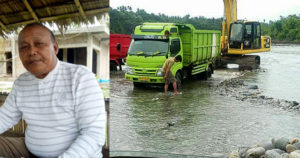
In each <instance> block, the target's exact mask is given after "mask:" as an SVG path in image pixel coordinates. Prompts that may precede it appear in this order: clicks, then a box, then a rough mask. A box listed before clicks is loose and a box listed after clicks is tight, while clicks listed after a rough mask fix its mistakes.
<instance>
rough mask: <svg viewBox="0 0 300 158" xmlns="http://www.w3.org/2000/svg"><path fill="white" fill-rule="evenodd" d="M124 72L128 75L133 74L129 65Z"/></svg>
mask: <svg viewBox="0 0 300 158" xmlns="http://www.w3.org/2000/svg"><path fill="white" fill-rule="evenodd" d="M126 73H127V74H129V75H133V70H132V68H131V67H127V69H126Z"/></svg>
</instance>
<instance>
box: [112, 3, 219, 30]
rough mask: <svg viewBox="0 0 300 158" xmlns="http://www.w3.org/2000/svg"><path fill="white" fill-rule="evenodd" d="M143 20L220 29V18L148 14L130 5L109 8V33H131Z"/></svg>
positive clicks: (204, 28)
mask: <svg viewBox="0 0 300 158" xmlns="http://www.w3.org/2000/svg"><path fill="white" fill-rule="evenodd" d="M144 22H170V23H182V24H193V25H194V27H195V28H197V29H203V30H221V29H222V18H217V19H216V18H210V19H208V18H205V17H202V16H200V17H190V15H186V16H184V17H179V16H167V15H165V14H158V15H155V14H153V13H152V14H149V13H147V12H146V11H145V10H143V9H137V11H136V12H134V11H132V8H131V7H125V6H122V7H119V8H117V9H113V8H110V33H120V34H131V33H132V32H133V29H134V27H135V26H137V25H139V24H142V23H144Z"/></svg>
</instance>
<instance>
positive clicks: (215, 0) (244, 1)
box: [110, 0, 300, 21]
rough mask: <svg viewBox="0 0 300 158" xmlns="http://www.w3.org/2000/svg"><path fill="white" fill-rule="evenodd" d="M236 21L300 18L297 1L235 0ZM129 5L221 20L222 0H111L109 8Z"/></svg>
mask: <svg viewBox="0 0 300 158" xmlns="http://www.w3.org/2000/svg"><path fill="white" fill-rule="evenodd" d="M237 1H238V2H237V3H238V19H247V20H255V21H263V20H264V19H265V20H266V21H269V20H278V19H280V16H287V15H290V14H296V15H300V0H237ZM122 5H124V6H131V7H132V8H133V10H134V11H136V9H137V8H140V9H144V10H146V11H147V12H148V13H155V14H158V13H164V14H166V15H169V16H181V17H182V16H184V15H187V14H189V15H190V16H191V17H195V16H204V17H209V18H211V17H215V18H219V17H223V12H224V6H223V0H183V1H182V0H110V6H111V7H112V8H114V9H116V8H117V7H118V6H122Z"/></svg>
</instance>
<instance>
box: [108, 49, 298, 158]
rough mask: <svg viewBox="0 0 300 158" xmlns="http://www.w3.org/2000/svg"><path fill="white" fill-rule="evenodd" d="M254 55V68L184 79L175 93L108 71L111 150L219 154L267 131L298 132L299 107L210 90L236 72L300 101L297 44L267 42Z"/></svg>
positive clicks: (272, 93)
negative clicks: (141, 85)
mask: <svg viewBox="0 0 300 158" xmlns="http://www.w3.org/2000/svg"><path fill="white" fill-rule="evenodd" d="M260 56H261V63H262V64H261V69H260V71H253V72H246V73H244V72H239V71H238V69H237V68H231V69H223V70H217V71H216V72H215V74H213V76H212V78H210V79H209V80H207V81H204V80H185V81H184V88H183V90H182V91H181V93H180V94H179V95H177V96H174V95H173V94H172V93H171V92H170V93H169V94H167V95H165V94H164V93H163V89H157V88H139V89H134V87H133V84H132V83H131V82H129V81H126V80H124V72H114V73H111V85H110V86H111V89H110V98H111V99H110V151H111V155H112V156H116V155H122V154H123V155H127V156H128V155H130V154H132V155H134V154H136V153H141V154H140V155H146V154H148V155H151V154H152V155H155V153H161V154H164V153H169V154H179V155H181V156H183V155H198V156H220V155H226V154H228V153H229V152H230V151H232V150H235V149H239V148H242V147H248V146H252V145H256V144H258V143H265V142H270V141H271V138H273V137H275V138H278V137H282V136H284V137H288V138H290V137H295V136H298V137H300V124H299V123H296V122H299V121H300V115H299V111H291V110H289V111H288V110H284V109H282V108H279V107H274V106H272V105H271V104H263V103H262V102H256V101H255V100H253V99H252V100H244V101H241V100H237V99H236V98H234V97H230V96H228V95H220V93H218V91H216V88H215V87H217V86H218V84H220V83H221V82H222V81H224V80H227V79H230V78H235V77H237V78H240V79H241V80H243V81H245V83H246V84H248V85H253V84H254V85H257V86H258V88H259V90H260V91H261V93H262V94H263V95H265V96H267V97H272V98H278V99H285V100H289V101H300V98H299V94H300V89H299V88H296V87H300V80H299V78H300V73H299V71H300V46H295V45H287V46H273V48H272V51H271V52H268V53H261V54H260ZM124 153H126V154H124ZM170 157H174V156H170Z"/></svg>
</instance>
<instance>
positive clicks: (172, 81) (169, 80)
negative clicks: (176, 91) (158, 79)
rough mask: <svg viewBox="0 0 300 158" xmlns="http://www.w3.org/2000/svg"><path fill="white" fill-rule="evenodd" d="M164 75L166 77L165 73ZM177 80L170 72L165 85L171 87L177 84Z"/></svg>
mask: <svg viewBox="0 0 300 158" xmlns="http://www.w3.org/2000/svg"><path fill="white" fill-rule="evenodd" d="M163 75H164V76H165V73H163ZM176 81H177V80H176V78H175V77H174V75H173V74H172V72H171V71H169V74H168V77H167V78H166V81H165V85H169V84H170V83H174V82H176Z"/></svg>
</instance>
